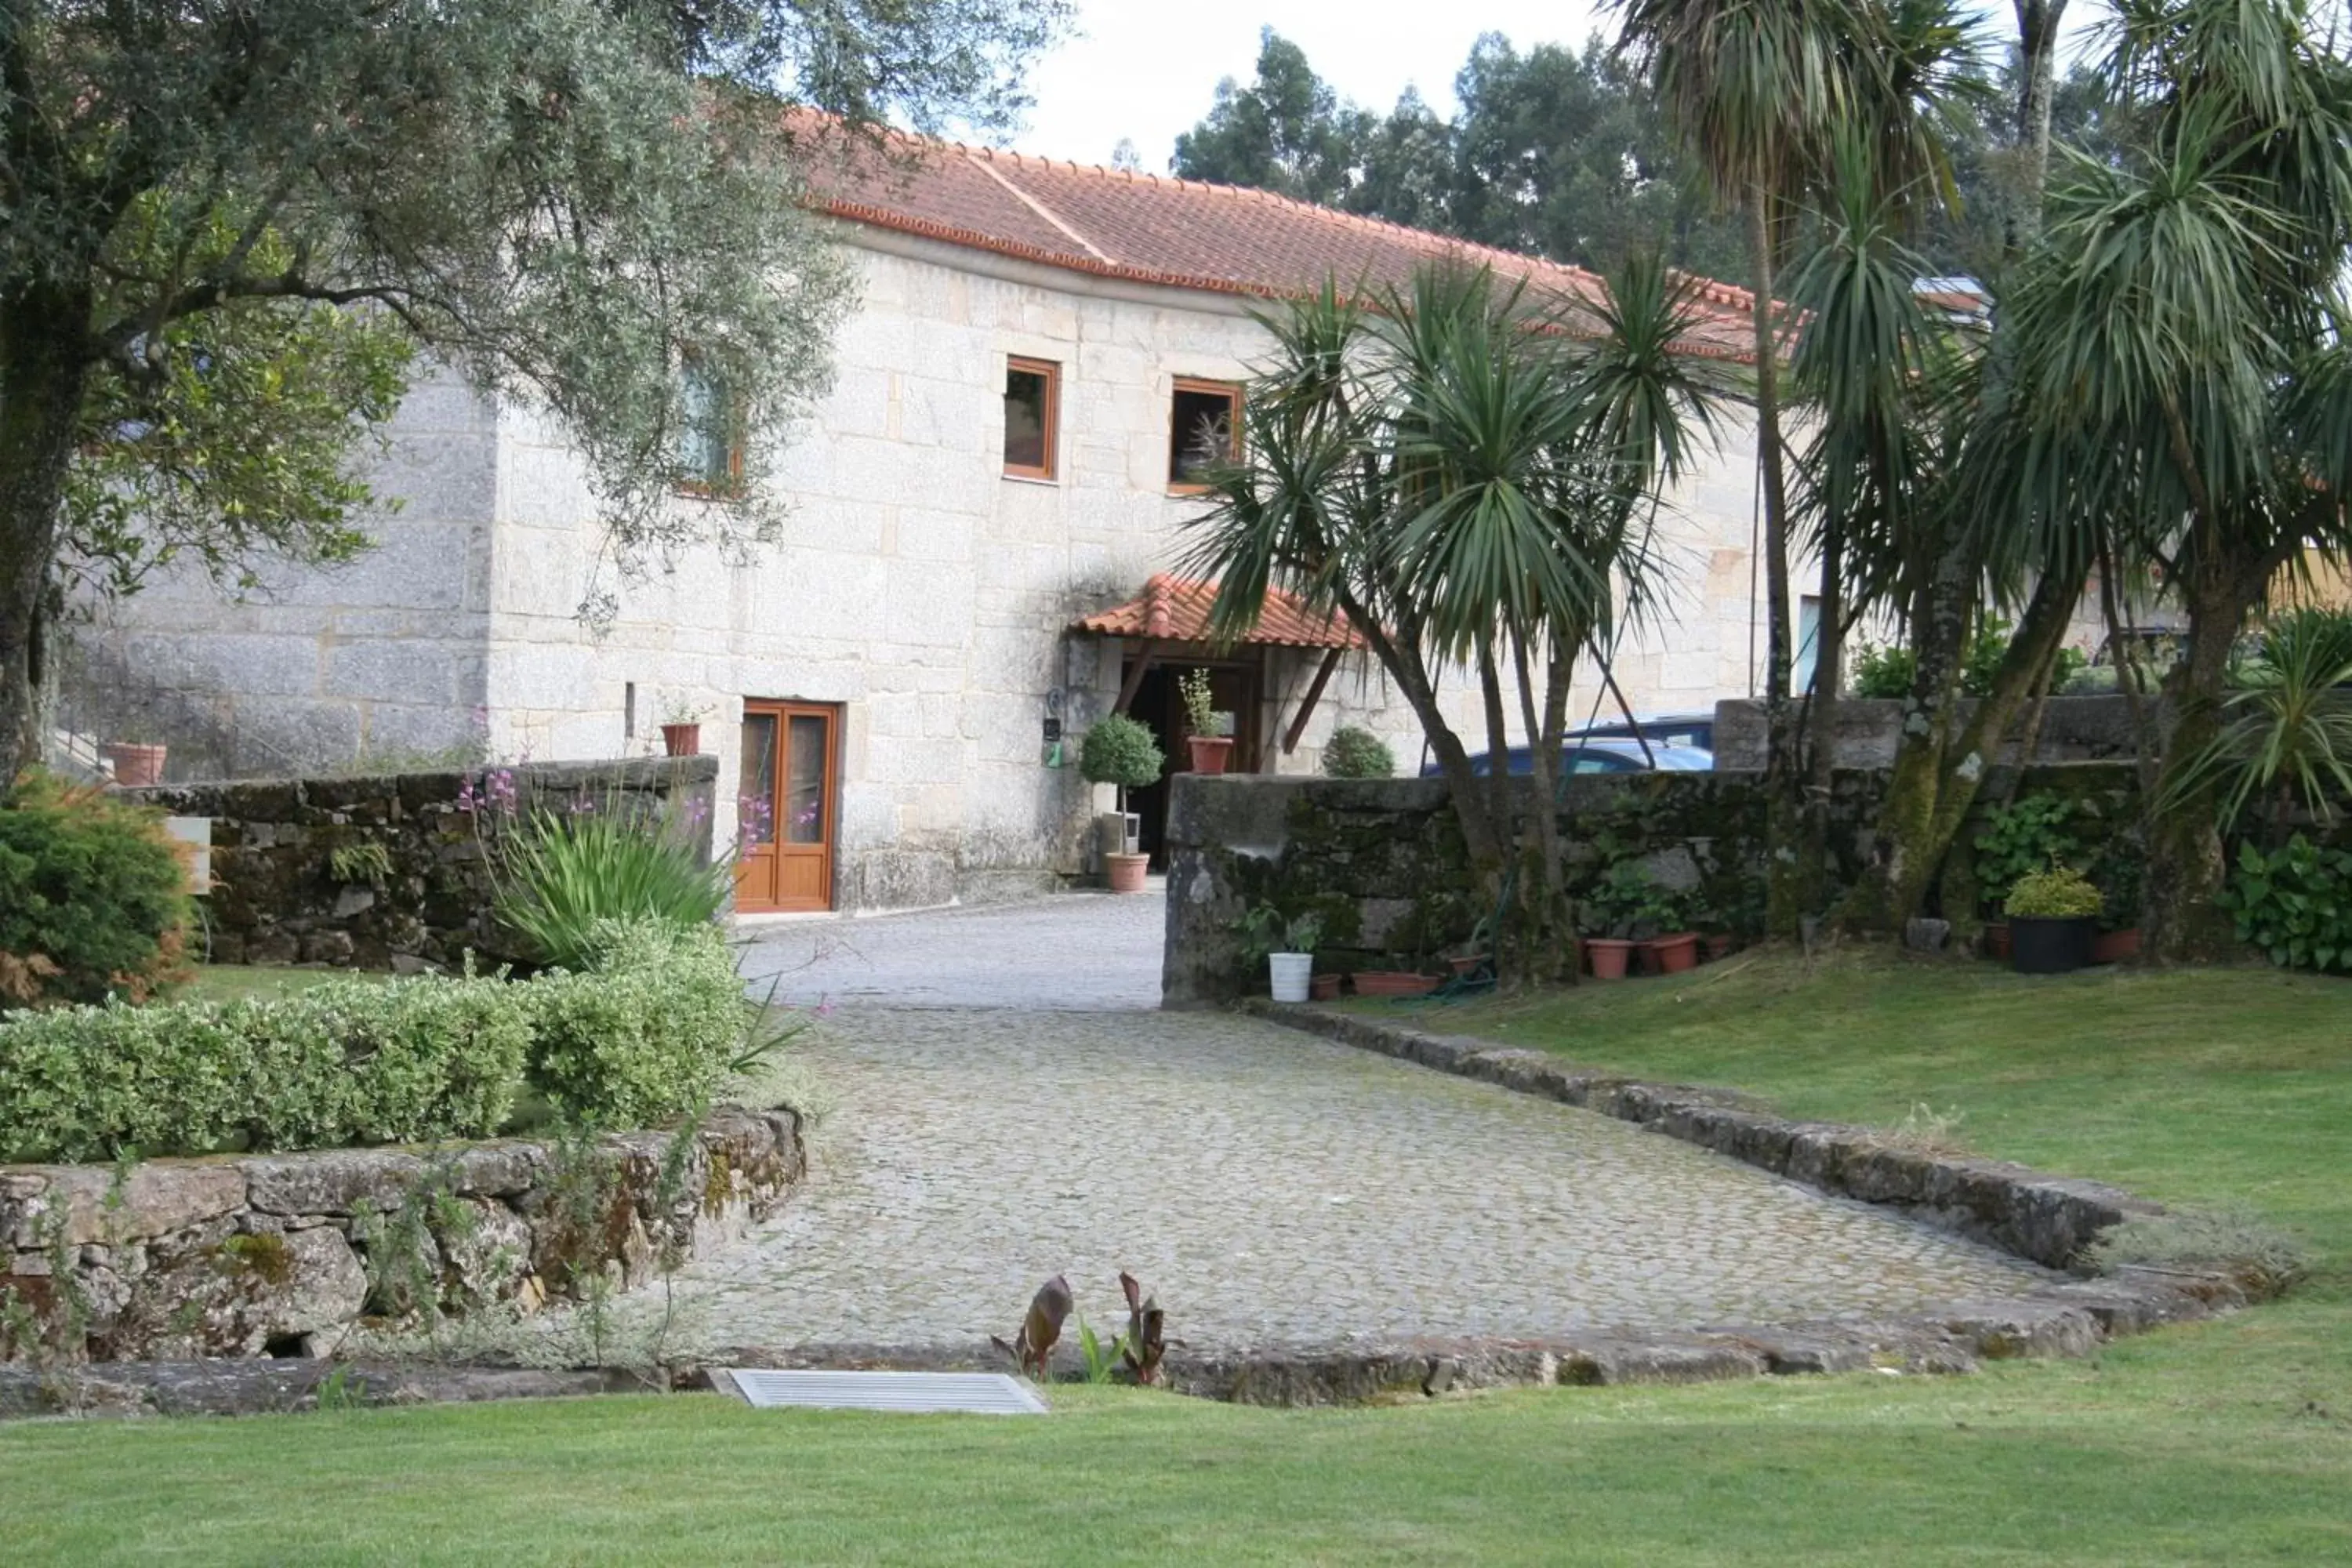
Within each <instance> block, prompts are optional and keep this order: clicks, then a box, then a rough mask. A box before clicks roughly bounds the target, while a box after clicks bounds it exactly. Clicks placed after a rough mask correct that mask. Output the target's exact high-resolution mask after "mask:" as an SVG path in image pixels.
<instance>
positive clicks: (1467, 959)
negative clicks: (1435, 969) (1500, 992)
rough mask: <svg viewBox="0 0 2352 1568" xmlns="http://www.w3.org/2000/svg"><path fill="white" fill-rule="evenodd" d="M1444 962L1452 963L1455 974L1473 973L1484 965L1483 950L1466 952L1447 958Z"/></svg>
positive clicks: (1484, 966)
mask: <svg viewBox="0 0 2352 1568" xmlns="http://www.w3.org/2000/svg"><path fill="white" fill-rule="evenodd" d="M1445 962H1446V963H1449V964H1451V965H1453V968H1454V973H1456V974H1475V973H1478V972H1479V971H1480V970H1482V969H1484V968H1486V954H1485V953H1483V952H1468V953H1463V954H1461V955H1460V956H1458V957H1454V958H1449V959H1447V960H1446V961H1445Z"/></svg>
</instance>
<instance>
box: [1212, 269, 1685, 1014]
mask: <svg viewBox="0 0 2352 1568" xmlns="http://www.w3.org/2000/svg"><path fill="white" fill-rule="evenodd" d="M1260 320H1261V321H1262V323H1263V324H1264V325H1265V329H1266V331H1268V333H1269V334H1270V336H1271V337H1272V339H1273V341H1274V352H1273V353H1272V354H1271V356H1270V357H1269V359H1268V360H1267V362H1266V363H1265V364H1264V365H1263V366H1262V367H1261V368H1260V370H1259V373H1258V374H1257V375H1256V376H1255V378H1254V379H1253V381H1252V384H1251V386H1250V389H1249V395H1248V396H1247V397H1246V398H1245V399H1244V403H1243V407H1244V426H1245V430H1244V435H1245V439H1244V443H1243V455H1242V457H1241V458H1239V459H1237V460H1236V461H1235V462H1234V463H1232V464H1230V465H1228V466H1226V467H1224V468H1222V469H1221V470H1218V471H1217V472H1216V473H1215V474H1214V476H1213V481H1212V485H1211V489H1210V494H1209V502H1210V504H1209V507H1208V510H1206V511H1205V512H1204V513H1202V515H1201V516H1199V517H1197V518H1196V519H1194V520H1192V521H1191V522H1190V523H1189V524H1188V528H1189V529H1190V531H1191V534H1192V539H1191V543H1190V546H1189V548H1188V550H1187V552H1186V564H1187V565H1188V567H1190V568H1191V569H1192V570H1194V571H1197V572H1199V573H1201V574H1204V575H1213V576H1214V577H1216V578H1217V579H1218V582H1219V584H1220V586H1219V592H1218V598H1217V605H1216V611H1215V623H1216V626H1217V627H1218V629H1219V630H1220V632H1221V633H1223V634H1225V635H1234V634H1237V633H1239V632H1241V631H1243V630H1245V629H1246V628H1247V627H1248V626H1251V625H1252V624H1254V623H1255V620H1256V618H1257V616H1258V615H1259V613H1260V611H1261V609H1262V608H1263V606H1264V604H1265V596H1266V593H1267V591H1268V589H1269V588H1273V587H1280V588H1283V589H1285V590H1286V591H1288V592H1290V593H1293V594H1295V595H1298V596H1299V597H1300V598H1302V599H1304V600H1305V601H1306V602H1307V604H1308V605H1312V606H1315V607H1318V608H1323V609H1328V610H1332V611H1336V612H1338V613H1339V614H1342V615H1344V616H1347V618H1348V619H1349V622H1351V623H1352V624H1353V625H1354V626H1356V627H1357V628H1358V629H1359V630H1360V631H1361V632H1362V633H1363V635H1364V637H1365V638H1366V641H1367V642H1368V644H1369V645H1370V648H1371V650H1372V653H1373V655H1374V657H1375V658H1378V659H1379V660H1380V662H1381V666H1382V668H1384V669H1385V670H1386V671H1387V673H1388V675H1389V677H1390V679H1391V680H1393V681H1394V682H1395V684H1396V686H1397V689H1399V690H1400V691H1402V693H1403V694H1404V697H1405V700H1407V701H1408V702H1409V703H1410V704H1411V705H1412V709H1413V710H1414V713H1415V715H1416V716H1417V717H1418V718H1419V719H1420V721H1421V722H1422V726H1423V730H1424V731H1425V732H1426V733H1427V735H1428V737H1429V740H1430V744H1431V748H1432V750H1433V752H1434V753H1435V755H1436V758H1437V762H1438V764H1439V766H1440V768H1441V770H1442V771H1443V773H1444V775H1445V779H1446V782H1447V785H1448V789H1449V793H1450V796H1451V799H1452V802H1453V805H1454V812H1455V816H1457V818H1458V819H1459V821H1460V823H1461V826H1462V832H1463V839H1464V843H1465V847H1466V848H1467V850H1468V852H1469V856H1470V860H1471V863H1472V866H1473V868H1474V869H1475V873H1476V875H1477V878H1478V881H1479V885H1480V889H1481V891H1482V893H1483V894H1484V896H1485V897H1486V898H1487V899H1490V900H1493V905H1494V907H1496V909H1498V910H1503V912H1505V913H1506V914H1508V913H1509V912H1511V911H1510V910H1504V906H1505V905H1506V904H1507V903H1508V904H1509V905H1511V906H1512V908H1513V909H1515V910H1517V915H1518V917H1519V918H1517V920H1514V921H1506V922H1502V923H1503V924H1504V925H1505V926H1506V927H1507V929H1508V930H1509V931H1510V932H1511V933H1512V936H1513V941H1512V942H1511V943H1510V944H1509V947H1508V948H1507V952H1515V953H1516V956H1515V957H1512V958H1511V959H1510V962H1512V963H1514V965H1515V967H1517V966H1525V967H1528V968H1533V969H1536V970H1538V971H1542V970H1545V969H1547V968H1550V967H1554V966H1557V965H1558V964H1559V963H1561V962H1562V961H1563V959H1564V957H1565V955H1566V953H1567V952H1569V951H1571V950H1570V949H1569V948H1568V947H1567V945H1566V944H1565V943H1563V942H1560V941H1559V940H1558V939H1559V936H1560V935H1561V934H1562V932H1561V922H1562V921H1564V920H1565V918H1566V915H1567V912H1568V911H1567V909H1566V900H1565V898H1564V895H1563V892H1562V888H1561V879H1562V874H1563V870H1564V867H1563V857H1562V854H1561V847H1560V845H1559V839H1558V830H1557V818H1556V815H1555V813H1554V811H1553V810H1552V805H1553V801H1554V790H1555V784H1556V778H1555V773H1556V770H1557V767H1558V763H1559V752H1560V745H1561V741H1562V738H1563V736H1564V733H1565V731H1566V726H1567V714H1568V696H1569V683H1570V678H1571V676H1572V674H1573V671H1574V668H1575V665H1576V663H1577V660H1578V658H1580V655H1581V654H1582V653H1584V652H1585V651H1587V650H1588V649H1591V648H1593V647H1606V646H1609V645H1610V644H1611V642H1612V640H1613V637H1614V634H1615V632H1616V630H1617V628H1618V627H1619V626H1620V625H1621V624H1622V623H1623V621H1624V620H1625V619H1627V618H1628V617H1630V616H1638V615H1639V614H1640V613H1641V612H1642V610H1643V606H1644V604H1645V602H1646V598H1647V595H1649V593H1650V589H1651V584H1652V581H1653V578H1654V559H1653V552H1652V551H1651V549H1650V546H1649V532H1650V530H1649V524H1650V521H1651V518H1652V515H1653V509H1654V506H1655V504H1656V498H1657V496H1658V493H1659V491H1660V489H1661V488H1662V487H1663V486H1664V485H1666V484H1670V483H1672V482H1674V481H1675V480H1676V479H1679V478H1680V477H1681V475H1682V473H1683V472H1684V470H1685V465H1686V464H1687V463H1688V462H1689V461H1690V460H1691V458H1692V457H1693V456H1694V455H1695V452H1696V448H1697V447H1698V446H1699V445H1700V444H1702V443H1703V442H1705V441H1706V440H1707V439H1709V438H1710V437H1711V433H1712V429H1713V421H1714V412H1713V410H1714V405H1715V402H1716V400H1717V397H1718V396H1719V395H1720V393H1721V390H1722V389H1721V387H1720V386H1719V384H1718V382H1717V371H1716V368H1715V366H1714V364H1713V363H1712V362H1709V361H1706V360H1701V359H1695V358H1692V357H1690V356H1687V355H1685V354H1682V353H1676V352H1675V350H1676V348H1677V346H1678V345H1679V344H1680V343H1681V342H1682V341H1683V339H1684V338H1685V334H1686V333H1687V332H1688V331H1689V330H1690V329H1691V327H1692V326H1693V325H1694V323H1695V321H1696V313H1695V310H1694V308H1693V305H1692V302H1691V300H1690V299H1689V298H1688V289H1687V286H1686V285H1685V284H1683V283H1681V282H1679V281H1677V280H1675V279H1672V278H1670V277H1669V275H1668V274H1667V272H1666V271H1665V269H1664V267H1663V266H1661V265H1660V264H1659V263H1658V262H1656V261H1655V260H1652V259H1639V260H1635V261H1633V262H1629V263H1628V264H1627V265H1626V266H1625V267H1623V268H1621V269H1620V271H1619V272H1618V274H1617V276H1616V277H1615V278H1614V279H1612V288H1611V289H1610V292H1609V294H1608V296H1607V297H1606V298H1605V299H1602V300H1591V301H1577V300H1536V299H1533V298H1531V297H1530V295H1529V294H1528V290H1527V289H1526V287H1525V286H1524V285H1520V286H1506V285H1504V284H1501V283H1498V282H1497V280H1496V279H1495V278H1494V276H1493V275H1492V274H1491V273H1490V272H1484V271H1481V272H1462V271H1457V270H1448V269H1444V268H1429V269H1424V270H1423V271H1422V272H1420V273H1419V274H1417V275H1416V276H1415V277H1414V278H1413V279H1412V282H1411V284H1410V285H1409V286H1408V287H1406V288H1403V289H1382V290H1378V291H1374V292H1372V293H1370V296H1369V297H1368V298H1359V297H1356V296H1352V295H1347V294H1343V293H1342V292H1341V290H1340V289H1339V288H1338V286H1337V285H1336V283H1327V284H1326V285H1325V287H1324V288H1323V289H1321V290H1320V291H1319V292H1318V294H1317V295H1316V296H1314V297H1313V298H1311V299H1307V300H1299V301H1296V302H1294V303H1293V304H1291V305H1290V306H1289V307H1287V308H1286V310H1278V311H1270V312H1265V313H1264V314H1262V315H1261V317H1260ZM1457 670H1458V671H1464V672H1466V675H1465V678H1466V679H1469V680H1471V681H1473V682H1475V689H1476V691H1477V694H1478V699H1479V702H1478V714H1479V723H1478V728H1482V729H1483V730H1484V731H1485V735H1484V742H1485V748H1484V749H1485V750H1486V752H1487V755H1488V756H1489V758H1490V759H1493V765H1492V766H1490V768H1489V769H1488V771H1487V773H1486V776H1485V777H1481V776H1479V775H1478V773H1476V771H1475V767H1474V765H1473V763H1472V761H1471V756H1470V745H1468V744H1465V739H1464V737H1463V736H1462V735H1461V734H1460V733H1457V731H1456V730H1455V728H1454V724H1453V722H1452V721H1451V720H1450V719H1449V717H1448V714H1447V712H1446V710H1445V708H1444V705H1443V704H1442V703H1441V701H1440V700H1439V690H1440V687H1441V685H1442V683H1443V681H1444V679H1446V678H1447V677H1448V676H1449V675H1450V674H1451V673H1452V672H1454V671H1457ZM1514 708H1516V710H1517V711H1516V714H1515V713H1514V712H1513V709H1514ZM1515 728H1516V730H1517V733H1518V734H1520V735H1521V736H1523V737H1524V738H1525V739H1526V740H1527V741H1528V743H1529V745H1530V748H1531V752H1532V756H1533V765H1534V772H1535V777H1534V779H1533V780H1532V781H1531V783H1530V784H1529V785H1528V787H1524V788H1522V787H1518V786H1516V785H1514V784H1513V783H1512V781H1511V780H1510V778H1509V777H1508V770H1507V768H1506V767H1504V766H1503V765H1502V759H1503V758H1504V757H1505V756H1507V754H1508V752H1509V751H1510V749H1511V741H1512V735H1513V732H1514V730H1515Z"/></svg>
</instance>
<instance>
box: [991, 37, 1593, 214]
mask: <svg viewBox="0 0 2352 1568" xmlns="http://www.w3.org/2000/svg"><path fill="white" fill-rule="evenodd" d="M1597 16H1599V8H1598V7H1597V6H1594V5H1590V4H1581V3H1578V0H1569V3H1567V4H1563V3H1561V0H1470V3H1469V4H1466V5H1434V6H1433V5H1426V4H1423V3H1418V0H1416V3H1414V4H1411V5H1408V4H1406V3H1405V0H1186V3H1185V4H1183V5H1167V4H1164V3H1160V0H1077V29H1078V35H1079V36H1077V37H1072V38H1068V39H1066V40H1065V41H1064V42H1063V43H1062V44H1061V46H1060V47H1057V48H1055V50H1054V51H1053V52H1052V53H1051V54H1049V55H1048V56H1046V57H1045V59H1044V60H1042V61H1040V62H1039V63H1038V65H1037V66H1036V68H1034V70H1032V71H1031V72H1030V76H1029V80H1028V84H1027V85H1028V88H1029V90H1030V93H1031V96H1032V97H1033V98H1034V100H1035V106H1034V108H1032V109H1031V110H1030V111H1029V114H1028V128H1027V129H1026V130H1025V131H1024V132H1020V133H1019V134H1016V135H1015V136H1013V138H1012V144H1013V146H1014V147H1015V148H1017V149H1019V150H1020V151H1022V152H1024V153H1042V154H1044V155H1045V156H1046V157H1049V158H1067V159H1070V160H1073V161H1075V162H1076V163H1109V162H1110V159H1111V153H1112V151H1113V150H1114V149H1115V148H1116V147H1117V146H1118V142H1119V139H1120V138H1121V137H1129V138H1132V139H1133V140H1134V142H1135V146H1136V151H1137V152H1138V153H1140V154H1141V155H1142V158H1143V166H1144V167H1145V168H1146V169H1148V170H1150V171H1153V172H1154V173H1164V172H1165V171H1166V169H1167V167H1168V159H1169V156H1170V154H1171V153H1173V152H1174V151H1175V147H1176V137H1177V134H1178V132H1184V131H1190V130H1191V129H1192V127H1193V125H1194V124H1195V123H1197V122H1198V121H1200V119H1201V117H1202V115H1204V114H1206V113H1207V112H1208V111H1209V104H1210V102H1211V100H1212V99H1213V97H1214V95H1215V93H1216V89H1217V82H1218V80H1219V79H1221V78H1223V77H1228V76H1230V77H1234V78H1238V79H1241V80H1243V81H1247V80H1249V79H1250V78H1251V76H1252V75H1253V74H1254V72H1255V67H1256V64H1257V49H1258V29H1259V28H1260V27H1269V26H1270V27H1272V28H1273V29H1274V30H1275V31H1276V32H1277V33H1279V34H1281V35H1282V36H1283V37H1286V38H1288V39H1289V40H1290V41H1291V42H1293V43H1295V44H1297V45H1298V47H1301V48H1303V49H1305V50H1306V51H1307V63H1308V64H1309V65H1311V66H1313V67H1314V68H1315V71H1316V74H1317V75H1318V76H1320V77H1322V78H1323V79H1324V80H1326V81H1328V82H1329V83H1330V84H1331V85H1332V86H1333V87H1334V88H1335V89H1338V91H1339V95H1340V96H1341V97H1342V98H1349V99H1353V100H1356V101H1357V102H1359V103H1361V104H1364V105H1366V106H1367V107H1370V108H1373V109H1379V110H1387V109H1388V108H1389V107H1390V106H1391V105H1392V104H1393V103H1395V102H1396V100H1397V95H1398V94H1399V93H1401V92H1402V91H1403V90H1404V89H1405V87H1406V85H1407V84H1409V83H1410V84H1412V85H1413V86H1416V87H1418V88H1419V89H1421V95H1422V97H1423V98H1424V99H1426V100H1429V102H1430V103H1431V104H1432V105H1433V107H1434V108H1436V109H1437V110H1438V111H1439V112H1440V113H1441V114H1450V113H1451V112H1452V110H1453V107H1454V72H1455V71H1457V70H1459V69H1461V68H1462V62H1463V61H1464V60H1465V59H1467V58H1470V46H1471V45H1472V44H1473V43H1475V41H1476V40H1477V37H1478V35H1479V34H1481V33H1486V32H1497V33H1501V34H1503V35H1504V36H1505V37H1508V38H1509V39H1510V40H1511V42H1512V44H1513V45H1514V46H1515V47H1518V48H1519V49H1522V50H1525V49H1527V48H1529V47H1533V46H1534V45H1536V44H1539V43H1562V42H1565V43H1571V44H1574V45H1576V46H1578V47H1582V45H1583V42H1584V39H1585V37H1587V35H1589V34H1590V33H1591V31H1592V30H1593V28H1594V26H1596V18H1597Z"/></svg>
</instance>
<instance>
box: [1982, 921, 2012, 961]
mask: <svg viewBox="0 0 2352 1568" xmlns="http://www.w3.org/2000/svg"><path fill="white" fill-rule="evenodd" d="M1984 950H1985V956H1986V957H1987V958H2007V957H2008V956H2009V922H2008V921H1988V922H1987V923H1986V925H1985V928H1984Z"/></svg>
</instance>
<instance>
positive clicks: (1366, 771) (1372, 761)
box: [1323, 724, 1396, 779]
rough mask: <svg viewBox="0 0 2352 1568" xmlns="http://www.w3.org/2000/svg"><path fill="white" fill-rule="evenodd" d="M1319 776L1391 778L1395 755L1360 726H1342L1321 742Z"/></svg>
mask: <svg viewBox="0 0 2352 1568" xmlns="http://www.w3.org/2000/svg"><path fill="white" fill-rule="evenodd" d="M1323 773H1324V775H1325V776H1326V777H1328V778H1335V779H1385V778H1393V777H1394V776H1395V775H1396V753H1395V752H1391V751H1390V750H1389V743H1388V742H1386V741H1383V740H1381V738H1380V737H1379V736H1378V735H1375V734H1373V733H1372V732H1371V731H1370V730H1367V729H1365V728H1363V727H1362V726H1361V725H1358V724H1342V725H1340V726H1339V728H1338V729H1336V730H1334V731H1331V738H1330V739H1329V740H1328V741H1326V742H1323Z"/></svg>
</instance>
